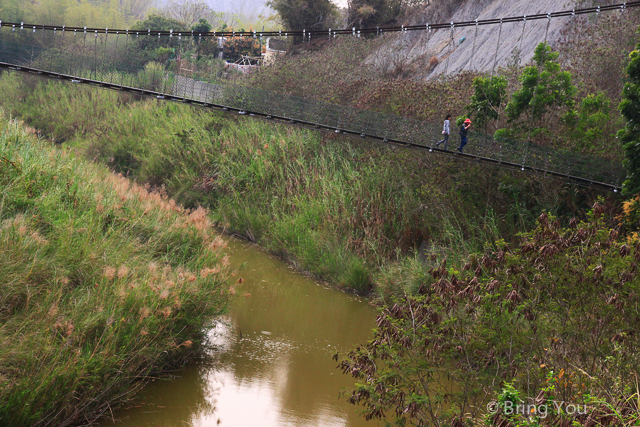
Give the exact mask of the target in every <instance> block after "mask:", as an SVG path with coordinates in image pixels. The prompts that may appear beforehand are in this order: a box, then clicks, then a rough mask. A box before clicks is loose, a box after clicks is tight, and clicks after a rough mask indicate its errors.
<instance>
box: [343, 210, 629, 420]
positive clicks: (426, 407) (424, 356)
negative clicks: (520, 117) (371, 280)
mask: <svg viewBox="0 0 640 427" xmlns="http://www.w3.org/2000/svg"><path fill="white" fill-rule="evenodd" d="M611 209H612V207H611V206H605V205H602V204H595V205H594V208H593V210H592V211H591V212H590V213H589V217H588V219H587V220H586V221H584V222H580V221H576V220H573V221H571V222H570V224H569V226H568V227H566V228H564V227H562V226H561V225H560V222H559V221H558V220H557V219H556V218H553V217H551V216H549V215H547V214H542V215H541V216H540V218H539V220H538V226H537V228H536V229H535V230H533V231H531V232H529V233H524V234H522V235H521V237H520V242H519V243H518V244H517V245H509V244H506V243H504V242H497V244H496V246H497V247H496V248H495V249H494V248H491V249H488V250H487V251H485V252H484V253H480V254H478V255H475V256H472V257H470V258H469V259H468V261H467V262H466V263H465V264H464V265H463V266H462V268H460V267H458V266H457V265H455V264H454V265H451V264H448V263H447V261H446V260H444V261H442V262H441V263H440V264H439V265H436V266H434V268H432V269H431V271H430V275H429V276H428V277H426V278H425V279H424V281H423V283H422V285H421V286H420V288H419V290H418V292H417V294H416V295H407V296H405V297H403V298H401V299H397V300H393V301H388V305H387V306H386V307H385V309H384V311H383V312H382V313H381V314H380V315H379V316H378V320H377V325H378V329H376V331H375V336H374V338H373V339H372V340H371V341H370V342H368V343H366V344H365V345H363V346H361V347H359V348H358V349H356V350H354V351H352V352H351V353H350V354H349V355H348V356H347V357H346V358H344V359H343V360H342V361H341V367H342V369H343V371H344V372H345V373H350V374H352V375H353V376H354V377H355V378H357V379H358V380H359V384H357V386H356V387H355V388H354V389H353V390H352V391H351V392H350V393H349V394H348V396H349V397H348V398H349V401H351V402H352V403H357V404H361V405H363V406H364V415H365V416H366V417H367V418H380V417H382V416H383V415H384V416H387V421H389V422H392V424H394V425H406V424H411V425H454V426H462V425H495V426H504V425H519V426H520V425H521V426H525V425H527V426H540V425H545V426H546V425H548V426H552V425H553V426H557V425H574V426H575V425H585V426H588V425H629V426H631V425H637V423H638V421H639V419H640V407H639V406H638V398H639V397H640V395H639V392H638V388H637V380H638V375H639V374H640V372H638V366H639V364H640V360H638V352H637V348H638V345H639V342H638V339H639V337H640V330H638V327H639V325H640V319H638V318H637V316H638V311H639V309H640V307H638V304H639V299H638V295H640V280H638V276H637V275H638V268H637V263H638V261H640V242H639V241H638V239H637V236H633V237H629V238H626V237H624V236H621V235H620V234H619V232H618V231H617V225H618V224H617V220H615V219H614V218H612V217H611V216H610V215H611V212H612V211H611ZM614 211H615V209H614ZM459 268H460V269H459ZM503 387H504V388H505V390H507V391H508V390H510V393H511V394H512V395H511V396H510V397H509V396H506V391H503V390H502V388H503ZM501 399H502V400H501ZM504 399H509V400H510V401H511V402H513V403H517V404H520V405H527V408H534V410H533V411H531V410H527V411H525V412H523V413H515V412H509V411H508V410H507V409H508V407H505V406H504V405H503V406H500V405H493V406H490V407H489V409H490V411H492V412H493V413H488V412H487V410H486V409H485V408H487V403H488V402H490V401H497V402H499V403H500V402H502V403H504ZM563 404H564V407H563ZM568 404H572V405H573V407H574V409H575V407H576V405H580V407H581V408H582V409H581V410H580V413H571V411H572V409H569V410H568V411H567V410H565V409H566V406H567V405H568ZM542 405H545V411H544V412H545V413H544V414H542V413H541V412H543V411H541V410H540V411H537V412H536V410H535V409H536V408H539V409H541V407H542Z"/></svg>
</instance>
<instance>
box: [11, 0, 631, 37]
mask: <svg viewBox="0 0 640 427" xmlns="http://www.w3.org/2000/svg"><path fill="white" fill-rule="evenodd" d="M636 7H640V0H636V1H630V2H624V3H618V4H613V5H605V6H594V7H587V8H581V9H571V10H562V11H557V12H550V13H539V14H534V15H522V16H509V17H502V18H491V19H483V20H473V21H460V22H444V23H439V24H423V25H408V26H405V25H401V26H391V27H376V28H357V27H352V28H344V29H341V30H333V31H332V33H333V35H334V36H335V35H356V34H361V35H365V34H384V33H394V32H404V31H428V30H429V29H433V30H439V29H446V28H449V27H451V26H453V27H455V28H462V27H472V26H475V25H480V26H485V25H499V24H507V23H513V22H525V21H527V20H529V21H536V20H543V19H547V18H560V17H566V16H576V15H585V14H592V13H597V14H599V13H601V12H611V11H620V10H622V11H624V10H626V9H631V8H636ZM2 27H8V28H11V29H14V30H15V29H23V30H24V29H27V30H32V31H34V32H35V31H36V30H52V31H63V32H64V31H69V32H71V31H73V32H84V33H85V34H86V33H87V32H89V33H93V34H109V33H110V34H126V35H134V36H138V37H139V36H156V37H174V36H178V37H192V38H202V37H253V38H256V37H282V35H283V34H284V36H285V37H288V36H302V37H304V38H310V37H311V36H316V35H318V36H323V35H326V34H327V30H313V29H303V30H277V31H260V32H257V31H212V32H209V33H201V32H197V31H193V30H186V31H183V32H174V31H173V30H162V31H161V30H151V29H147V30H132V29H128V28H127V29H111V28H97V27H74V26H66V25H45V24H29V23H24V22H4V21H2V20H0V28H2ZM330 33H331V31H330Z"/></svg>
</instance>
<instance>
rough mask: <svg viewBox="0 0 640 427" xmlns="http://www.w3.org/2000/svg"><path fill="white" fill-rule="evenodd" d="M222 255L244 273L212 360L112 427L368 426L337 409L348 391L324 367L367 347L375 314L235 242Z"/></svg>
mask: <svg viewBox="0 0 640 427" xmlns="http://www.w3.org/2000/svg"><path fill="white" fill-rule="evenodd" d="M228 251H229V252H230V255H231V257H230V259H231V261H232V263H235V265H234V266H235V267H239V266H240V265H241V264H242V263H246V264H245V268H243V269H242V270H241V272H240V274H239V275H240V276H241V277H242V278H243V279H244V283H243V284H242V285H241V287H239V288H238V297H237V298H236V300H235V301H234V303H233V305H232V307H231V310H230V312H229V315H228V316H227V317H226V318H225V319H223V321H222V322H219V323H217V324H216V326H215V327H214V328H213V329H212V330H211V332H210V336H211V339H212V341H213V342H214V343H215V344H216V345H217V351H215V352H214V353H213V354H211V359H210V361H209V363H207V364H198V365H193V366H191V367H189V368H188V369H186V370H184V372H181V373H180V378H179V379H177V380H175V381H171V382H166V381H155V382H153V383H151V384H150V386H149V387H147V389H146V390H145V391H144V393H143V396H142V398H141V401H140V402H139V403H138V404H136V406H138V407H135V408H131V409H128V410H123V411H120V412H118V413H116V414H115V417H116V418H117V419H120V420H122V421H121V422H118V423H117V425H119V426H127V427H128V426H163V427H164V426H167V427H169V426H171V427H177V426H218V425H220V426H229V427H240V426H243V427H244V426H265V427H269V426H278V427H280V426H296V427H298V426H331V427H333V426H350V427H360V426H369V427H373V426H375V425H376V423H371V422H370V423H366V422H365V421H364V420H363V419H362V418H361V417H360V416H359V415H357V414H356V408H355V407H353V406H351V405H349V404H347V403H345V402H344V399H342V400H339V399H338V393H339V391H340V390H341V389H343V388H345V387H349V386H351V385H352V384H353V382H352V380H351V379H350V378H348V377H346V376H344V375H342V374H341V373H340V372H339V371H338V370H337V369H335V366H336V362H335V361H333V360H332V359H331V356H332V355H333V354H334V353H335V352H336V351H341V352H345V351H346V350H348V349H350V348H351V347H353V346H354V345H356V344H358V343H361V342H364V341H366V340H367V339H368V338H369V337H370V335H371V329H372V328H373V326H374V320H375V311H374V310H373V309H372V308H371V307H369V306H368V305H367V304H366V303H365V302H363V301H360V300H359V299H358V298H357V297H354V296H349V295H345V294H343V293H340V292H337V291H335V290H330V289H325V288H323V287H322V286H319V285H318V284H316V283H315V282H314V281H313V280H311V279H308V278H305V277H303V276H301V275H299V274H296V273H294V272H293V271H292V270H291V269H289V268H288V267H287V266H286V265H285V264H284V263H282V262H280V261H279V260H277V259H273V258H270V257H268V256H267V255H265V254H264V253H263V252H261V251H259V250H257V249H256V248H255V247H252V246H250V245H247V244H245V243H243V242H238V241H230V242H229V249H228ZM102 424H103V425H104V426H106V425H107V424H111V425H112V423H111V422H110V421H108V422H104V423H102Z"/></svg>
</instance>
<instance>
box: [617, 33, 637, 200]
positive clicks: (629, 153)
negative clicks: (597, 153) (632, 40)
mask: <svg viewBox="0 0 640 427" xmlns="http://www.w3.org/2000/svg"><path fill="white" fill-rule="evenodd" d="M639 32H640V30H639ZM629 58H630V62H629V65H628V66H627V76H628V81H627V83H626V84H625V86H624V89H623V94H622V97H623V99H622V102H621V103H620V110H621V111H622V114H623V116H624V118H625V119H626V120H627V123H626V127H625V128H624V129H623V130H621V131H620V133H619V137H620V140H621V142H622V144H623V146H624V150H625V154H626V161H627V168H628V169H629V176H628V178H627V181H625V183H624V192H625V194H626V195H627V196H633V195H635V194H638V193H639V192H640V151H639V145H640V43H638V45H636V49H635V50H634V51H633V52H631V54H630V55H629Z"/></svg>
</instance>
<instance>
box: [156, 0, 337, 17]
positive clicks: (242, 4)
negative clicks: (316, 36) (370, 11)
mask: <svg viewBox="0 0 640 427" xmlns="http://www.w3.org/2000/svg"><path fill="white" fill-rule="evenodd" d="M205 1H206V2H207V4H209V6H211V8H212V9H213V10H216V11H219V12H235V13H239V12H244V13H247V12H249V14H251V15H254V14H255V15H258V14H260V13H262V12H263V11H265V10H266V9H267V6H265V3H266V2H267V0H205ZM331 1H332V2H334V3H335V4H336V5H338V6H339V7H346V6H347V0H331ZM165 2H166V0H161V1H160V3H165Z"/></svg>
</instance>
